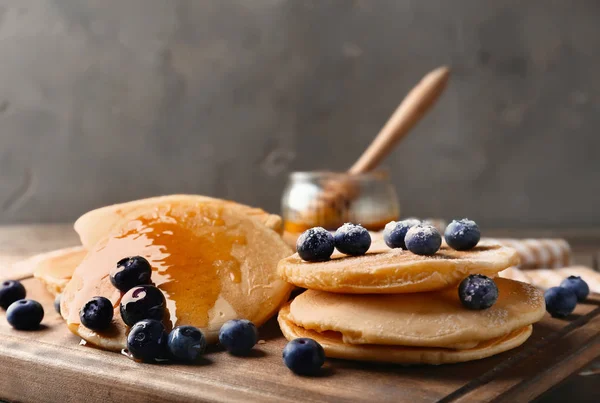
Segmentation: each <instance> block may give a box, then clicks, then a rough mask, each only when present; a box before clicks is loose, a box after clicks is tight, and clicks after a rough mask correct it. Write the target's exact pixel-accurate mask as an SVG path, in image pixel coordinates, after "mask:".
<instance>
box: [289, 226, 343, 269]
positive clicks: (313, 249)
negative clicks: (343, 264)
mask: <svg viewBox="0 0 600 403" xmlns="http://www.w3.org/2000/svg"><path fill="white" fill-rule="evenodd" d="M333 249H334V241H333V235H331V233H330V232H329V231H327V230H326V229H325V228H322V227H314V228H311V229H308V230H306V231H304V232H303V233H302V235H300V236H299V237H298V240H297V241H296V250H297V251H298V255H300V258H301V259H302V260H305V261H307V262H323V261H325V260H329V258H330V257H331V254H332V253H333Z"/></svg>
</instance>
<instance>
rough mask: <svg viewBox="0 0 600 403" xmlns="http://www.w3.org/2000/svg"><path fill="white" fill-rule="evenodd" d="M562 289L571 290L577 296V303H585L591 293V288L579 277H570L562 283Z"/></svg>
mask: <svg viewBox="0 0 600 403" xmlns="http://www.w3.org/2000/svg"><path fill="white" fill-rule="evenodd" d="M560 286H561V287H562V288H566V289H567V290H571V291H573V292H574V293H575V295H576V296H577V301H579V302H583V301H585V299H586V298H587V296H588V295H589V293H590V287H589V286H588V285H587V283H586V282H585V281H584V280H583V279H582V278H581V277H579V276H569V277H567V278H566V279H564V280H563V282H562V283H560Z"/></svg>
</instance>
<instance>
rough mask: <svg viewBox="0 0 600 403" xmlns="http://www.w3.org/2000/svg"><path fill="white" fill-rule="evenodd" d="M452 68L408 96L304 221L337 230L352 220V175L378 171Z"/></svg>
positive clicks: (432, 75) (434, 73)
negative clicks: (349, 214)
mask: <svg viewBox="0 0 600 403" xmlns="http://www.w3.org/2000/svg"><path fill="white" fill-rule="evenodd" d="M449 76H450V69H449V68H448V67H446V66H442V67H438V68H437V69H435V70H433V71H431V72H430V73H428V74H427V75H425V77H423V78H422V79H421V81H420V82H419V83H418V84H417V85H416V86H415V87H414V88H413V89H412V90H411V91H410V92H409V93H408V94H407V95H406V97H405V98H404V99H403V100H402V102H401V103H400V105H399V106H398V108H396V110H395V111H394V113H393V114H392V116H391V117H390V118H389V119H388V121H387V122H386V124H385V125H384V126H383V128H382V129H381V130H380V131H379V133H378V134H377V136H376V137H375V139H373V141H372V142H371V144H370V145H369V147H367V149H366V150H365V151H364V152H363V153H362V155H361V156H360V158H359V159H358V160H357V161H356V162H355V163H354V165H352V166H351V167H350V169H349V170H348V171H347V173H346V174H340V175H339V177H337V178H336V176H335V174H332V179H330V180H327V181H326V182H325V183H324V184H323V185H322V188H323V191H322V193H321V194H320V195H319V196H318V197H317V199H315V200H314V201H313V203H312V204H311V206H310V207H309V209H308V210H307V211H304V212H302V214H301V221H302V222H305V223H307V224H308V223H310V224H311V225H309V226H323V227H325V228H328V229H335V227H337V226H338V225H341V224H342V223H343V222H346V221H349V216H348V211H349V206H350V203H351V202H352V200H353V199H355V198H356V197H357V196H358V193H359V187H358V186H357V184H356V183H355V181H354V180H353V178H352V177H353V176H358V175H361V174H365V173H368V172H370V171H372V170H373V169H375V168H376V167H377V166H378V165H379V164H380V163H381V161H383V160H384V159H385V157H387V156H388V154H390V152H391V151H392V150H393V149H394V146H395V145H396V144H397V143H398V142H399V141H400V140H401V139H403V138H404V137H405V136H406V135H407V134H408V132H409V131H410V129H412V128H413V127H414V126H415V125H416V124H417V123H418V122H419V121H420V120H421V119H422V118H423V116H424V115H425V114H426V113H427V112H428V111H429V110H430V109H431V107H432V106H433V105H434V104H435V101H437V99H438V98H439V96H440V95H441V94H442V92H443V91H444V89H445V88H446V84H447V82H448V78H449ZM312 224H314V225H312Z"/></svg>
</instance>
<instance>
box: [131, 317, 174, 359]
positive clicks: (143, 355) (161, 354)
mask: <svg viewBox="0 0 600 403" xmlns="http://www.w3.org/2000/svg"><path fill="white" fill-rule="evenodd" d="M167 338H168V335H167V332H165V326H164V325H163V324H162V322H159V321H157V320H154V319H145V320H141V321H139V322H138V323H136V324H135V325H133V327H132V328H131V330H130V332H129V334H128V335H127V350H128V351H129V353H130V354H131V355H132V356H133V358H136V359H138V360H142V361H145V362H154V361H156V359H158V358H165V357H166V356H167Z"/></svg>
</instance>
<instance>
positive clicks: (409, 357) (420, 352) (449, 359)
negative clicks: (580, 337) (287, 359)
mask: <svg viewBox="0 0 600 403" xmlns="http://www.w3.org/2000/svg"><path fill="white" fill-rule="evenodd" d="M288 314H289V305H286V306H284V307H283V308H282V309H281V311H279V316H278V317H277V320H278V321H279V327H280V328H281V331H282V332H283V335H284V336H285V338H286V339H288V340H293V339H296V338H300V337H308V338H311V339H313V340H315V341H317V342H318V343H319V344H321V346H323V349H324V350H325V355H326V356H327V357H330V358H342V359H347V360H358V361H374V362H389V363H396V364H433V365H440V364H450V363H457V362H465V361H473V360H479V359H482V358H486V357H490V356H492V355H496V354H499V353H502V352H504V351H508V350H511V349H513V348H516V347H518V346H520V345H521V344H523V343H524V342H525V341H526V340H527V339H528V338H529V336H530V335H531V331H532V326H531V325H528V326H524V327H522V328H520V329H516V330H514V331H512V332H510V333H508V334H506V335H503V336H500V337H497V338H494V339H491V340H487V341H484V342H481V343H478V344H477V345H475V346H474V347H472V348H469V349H462V350H457V349H450V348H436V347H403V346H388V345H376V344H348V343H344V342H343V340H342V335H341V334H340V333H338V332H332V331H327V332H322V333H320V332H316V331H314V330H307V329H304V328H302V327H299V326H297V325H295V324H294V323H293V322H292V321H290V320H289V317H288Z"/></svg>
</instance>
